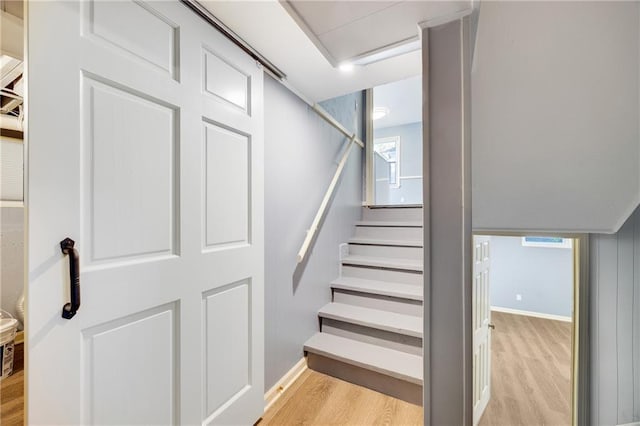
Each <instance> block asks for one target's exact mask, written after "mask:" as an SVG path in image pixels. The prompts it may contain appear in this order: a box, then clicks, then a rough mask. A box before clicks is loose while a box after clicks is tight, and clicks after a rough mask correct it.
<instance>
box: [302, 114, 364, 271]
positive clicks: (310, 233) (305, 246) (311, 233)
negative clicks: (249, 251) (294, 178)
mask: <svg viewBox="0 0 640 426" xmlns="http://www.w3.org/2000/svg"><path fill="white" fill-rule="evenodd" d="M313 110H314V111H315V112H316V113H317V114H318V115H319V116H320V117H322V119H323V120H325V121H326V122H327V123H329V124H331V125H332V126H333V127H335V128H336V129H337V130H338V131H339V132H340V133H342V134H343V135H345V136H346V137H347V138H349V140H348V141H347V142H346V143H347V147H346V148H345V150H344V152H343V153H342V157H341V158H340V162H339V163H338V167H337V168H336V171H335V173H334V174H333V179H331V183H330V184H329V188H327V191H326V192H325V194H324V197H323V198H322V202H321V203H320V207H319V208H318V211H317V212H316V215H315V217H314V218H313V222H312V223H311V227H310V228H309V229H308V230H307V235H306V236H305V238H304V242H303V243H302V247H300V250H299V251H298V257H297V260H298V263H301V262H302V261H303V260H304V258H305V256H306V255H307V251H308V250H309V246H311V242H312V241H313V238H314V237H315V235H316V232H317V231H318V226H320V221H321V220H322V218H323V217H324V215H325V212H326V210H327V206H328V205H329V201H330V200H331V197H332V196H333V193H334V191H335V189H336V186H337V184H338V180H340V176H341V175H342V170H344V166H345V164H346V163H347V159H348V158H349V154H350V153H351V148H353V145H354V144H357V145H360V147H362V148H364V143H363V142H362V141H361V140H360V139H358V137H357V136H356V134H355V133H350V132H349V131H348V130H347V129H346V128H345V127H344V126H343V125H342V124H340V123H339V122H338V121H337V120H336V119H335V118H333V117H332V116H331V115H330V114H329V113H328V112H327V111H325V110H324V108H322V107H321V106H320V105H318V104H315V105H314V106H313Z"/></svg>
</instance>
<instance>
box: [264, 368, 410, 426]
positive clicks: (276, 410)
mask: <svg viewBox="0 0 640 426" xmlns="http://www.w3.org/2000/svg"><path fill="white" fill-rule="evenodd" d="M422 419H423V417H422V407H419V406H417V405H413V404H409V403H408V402H404V401H401V400H399V399H395V398H392V397H390V396H387V395H383V394H381V393H378V392H375V391H372V390H370V389H367V388H363V387H361V386H357V385H354V384H351V383H348V382H344V381H342V380H338V379H336V378H333V377H330V376H327V375H324V374H321V373H318V372H316V371H313V370H306V371H305V372H304V373H303V374H302V375H301V376H300V378H298V380H296V382H295V383H293V384H292V385H291V387H289V389H287V390H286V391H285V392H284V394H283V395H282V396H281V397H280V398H279V399H278V400H277V401H276V402H275V404H274V405H273V406H272V407H271V408H270V409H269V410H268V411H267V412H266V413H265V415H264V416H263V417H262V420H261V421H259V422H258V423H257V425H259V426H267V425H273V426H288V425H322V426H324V425H403V426H405V425H407V426H408V425H422V424H423V421H422Z"/></svg>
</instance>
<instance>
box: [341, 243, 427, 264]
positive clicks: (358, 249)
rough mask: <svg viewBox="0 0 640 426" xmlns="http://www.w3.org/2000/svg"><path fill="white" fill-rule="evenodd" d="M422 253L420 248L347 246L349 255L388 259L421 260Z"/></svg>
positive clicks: (367, 245)
mask: <svg viewBox="0 0 640 426" xmlns="http://www.w3.org/2000/svg"><path fill="white" fill-rule="evenodd" d="M423 253H424V251H423V249H422V248H420V247H398V246H379V245H369V244H349V254H355V255H361V256H373V257H386V258H390V259H415V260H422V259H423V257H424V254H423Z"/></svg>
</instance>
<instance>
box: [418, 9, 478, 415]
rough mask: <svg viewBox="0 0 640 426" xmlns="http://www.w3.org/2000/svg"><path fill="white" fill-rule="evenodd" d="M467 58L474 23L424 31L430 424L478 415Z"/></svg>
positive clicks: (426, 401)
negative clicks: (472, 320)
mask: <svg viewBox="0 0 640 426" xmlns="http://www.w3.org/2000/svg"><path fill="white" fill-rule="evenodd" d="M469 53H470V52H469V18H468V17H466V18H464V19H461V20H458V21H454V22H450V23H448V24H444V25H440V26H436V27H433V28H427V29H423V30H422V69H423V77H422V79H423V80H422V87H423V91H424V93H425V101H424V102H425V105H424V106H423V117H422V121H423V123H424V126H425V127H424V129H425V131H424V132H425V135H424V153H423V158H424V160H423V164H424V170H425V178H426V179H425V182H427V184H426V185H425V186H424V195H423V199H424V206H425V208H424V224H425V227H424V244H425V247H424V281H425V306H424V314H425V315H424V372H425V377H424V382H425V384H426V386H425V389H424V411H425V418H424V420H425V424H427V425H434V426H436V425H437V426H439V425H468V424H471V422H472V417H473V407H472V389H473V386H472V358H473V352H472V335H471V330H470V327H469V326H468V325H469V324H470V322H469V321H468V318H471V274H472V269H471V259H470V257H471V252H472V250H471V247H472V244H471V242H472V235H471V176H470V174H469V173H467V171H468V170H470V168H471V155H470V154H471V137H470V136H471V135H470V130H471V129H470V122H469V117H470V99H469V97H470V95H471V93H470V87H469V83H470V82H469V74H470V68H469V67H470V63H469V62H470V54H469ZM468 323H469V324H468Z"/></svg>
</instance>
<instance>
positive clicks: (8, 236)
mask: <svg viewBox="0 0 640 426" xmlns="http://www.w3.org/2000/svg"><path fill="white" fill-rule="evenodd" d="M24 237H25V236H24V209H23V208H22V207H2V208H0V258H1V264H0V308H2V309H4V310H5V311H7V312H9V313H10V314H11V315H13V316H14V317H15V316H16V310H15V307H16V302H17V301H18V297H20V293H22V289H23V288H24Z"/></svg>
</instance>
